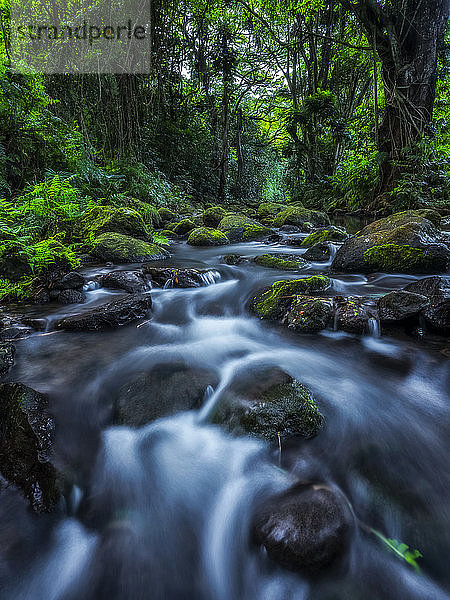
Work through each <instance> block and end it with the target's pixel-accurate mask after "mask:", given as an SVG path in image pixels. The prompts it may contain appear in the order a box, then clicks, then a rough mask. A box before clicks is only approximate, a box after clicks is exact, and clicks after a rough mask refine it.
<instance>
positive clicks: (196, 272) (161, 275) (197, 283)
mask: <svg viewBox="0 0 450 600" xmlns="http://www.w3.org/2000/svg"><path fill="white" fill-rule="evenodd" d="M145 272H146V273H147V274H148V275H149V276H150V278H151V280H152V284H154V285H157V286H159V287H164V286H165V285H169V286H170V287H172V288H196V287H202V286H204V285H210V284H211V283H215V273H216V272H215V271H213V270H212V269H201V270H200V269H177V268H164V267H152V266H150V265H146V266H145Z"/></svg>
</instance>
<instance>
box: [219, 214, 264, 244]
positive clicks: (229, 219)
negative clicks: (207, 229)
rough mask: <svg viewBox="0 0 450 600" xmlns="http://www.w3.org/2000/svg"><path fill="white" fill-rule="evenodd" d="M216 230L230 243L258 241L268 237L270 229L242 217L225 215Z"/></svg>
mask: <svg viewBox="0 0 450 600" xmlns="http://www.w3.org/2000/svg"><path fill="white" fill-rule="evenodd" d="M218 229H219V230H220V231H222V232H223V233H225V235H226V236H227V238H228V239H229V240H230V241H232V242H245V241H251V240H258V239H261V238H263V237H265V236H266V235H269V233H270V229H269V228H268V227H265V226H264V225H261V224H260V223H258V221H255V220H254V219H250V218H249V217H246V216H244V215H227V216H225V217H224V218H223V219H222V220H221V221H220V223H219V225H218Z"/></svg>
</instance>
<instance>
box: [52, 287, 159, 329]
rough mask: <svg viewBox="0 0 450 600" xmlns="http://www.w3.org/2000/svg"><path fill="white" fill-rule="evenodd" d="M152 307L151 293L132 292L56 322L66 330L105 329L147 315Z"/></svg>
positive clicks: (58, 327)
mask: <svg viewBox="0 0 450 600" xmlns="http://www.w3.org/2000/svg"><path fill="white" fill-rule="evenodd" d="M151 307H152V299H151V296H150V295H149V294H130V295H129V296H126V297H125V298H120V299H119V300H114V301H113V302H108V303H107V304H103V305H101V306H97V307H96V308H92V309H91V310H88V311H86V312H84V313H81V314H77V315H70V316H68V317H65V318H64V319H61V320H60V321H58V322H57V323H56V328H57V329H64V330H66V331H104V330H106V329H111V328H113V327H120V326H122V325H127V324H128V323H132V322H133V321H137V320H139V319H142V318H144V317H146V316H147V315H148V311H149V310H150V308H151Z"/></svg>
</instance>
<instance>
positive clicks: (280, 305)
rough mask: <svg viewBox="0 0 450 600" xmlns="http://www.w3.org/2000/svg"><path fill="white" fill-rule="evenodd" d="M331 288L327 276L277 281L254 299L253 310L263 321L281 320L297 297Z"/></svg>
mask: <svg viewBox="0 0 450 600" xmlns="http://www.w3.org/2000/svg"><path fill="white" fill-rule="evenodd" d="M329 286H330V280H329V278H328V277H326V276H325V275H313V276H312V277H307V278H305V279H291V280H287V281H276V282H275V283H274V284H273V285H272V286H271V287H270V288H269V289H268V290H265V291H263V292H262V293H260V294H258V296H256V297H255V298H254V299H253V302H252V309H253V311H254V312H255V313H256V314H257V315H258V317H260V318H261V319H272V320H277V319H281V318H282V317H283V316H284V315H285V314H286V313H287V312H288V310H289V309H290V307H291V305H292V302H293V301H294V299H295V296H297V295H305V294H308V295H309V294H315V293H318V292H323V291H325V290H326V289H327V288H328V287H329Z"/></svg>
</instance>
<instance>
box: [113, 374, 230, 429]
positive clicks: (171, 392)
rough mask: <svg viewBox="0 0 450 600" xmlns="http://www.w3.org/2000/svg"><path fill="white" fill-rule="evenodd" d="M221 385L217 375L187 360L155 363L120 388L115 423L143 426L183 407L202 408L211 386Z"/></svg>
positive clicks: (185, 408)
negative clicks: (190, 364)
mask: <svg viewBox="0 0 450 600" xmlns="http://www.w3.org/2000/svg"><path fill="white" fill-rule="evenodd" d="M217 384H218V378H217V375H216V374H215V373H213V372H211V371H209V370H207V369H202V368H197V367H189V366H187V365H185V364H184V363H171V364H159V365H155V366H154V367H153V368H152V369H151V370H150V371H149V372H147V373H142V374H141V375H139V376H138V377H137V378H136V379H134V380H132V381H130V383H128V384H126V385H124V386H123V387H122V388H121V390H120V391H119V396H118V399H117V402H116V407H115V422H116V423H118V424H121V425H128V426H131V427H141V426H142V425H145V424H147V423H150V422H151V421H154V420H156V419H159V418H162V417H167V416H170V415H173V414H175V413H176V412H179V411H183V410H193V409H198V408H200V406H201V405H202V404H203V401H204V399H205V394H206V390H207V388H208V386H216V385H217Z"/></svg>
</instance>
